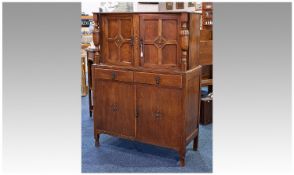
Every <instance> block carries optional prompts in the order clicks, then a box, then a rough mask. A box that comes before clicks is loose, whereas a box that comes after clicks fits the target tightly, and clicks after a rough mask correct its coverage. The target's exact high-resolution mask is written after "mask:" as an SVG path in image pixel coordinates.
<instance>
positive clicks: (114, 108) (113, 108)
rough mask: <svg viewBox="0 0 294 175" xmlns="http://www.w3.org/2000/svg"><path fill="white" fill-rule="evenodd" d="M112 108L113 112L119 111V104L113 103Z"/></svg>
mask: <svg viewBox="0 0 294 175" xmlns="http://www.w3.org/2000/svg"><path fill="white" fill-rule="evenodd" d="M111 110H112V112H117V111H118V106H117V104H113V105H111Z"/></svg>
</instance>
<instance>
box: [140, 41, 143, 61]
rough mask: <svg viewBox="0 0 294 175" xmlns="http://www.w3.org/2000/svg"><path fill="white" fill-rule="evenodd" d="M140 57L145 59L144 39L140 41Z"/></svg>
mask: <svg viewBox="0 0 294 175" xmlns="http://www.w3.org/2000/svg"><path fill="white" fill-rule="evenodd" d="M140 49H141V50H140V57H141V58H143V57H144V43H143V39H142V38H141V39H140Z"/></svg>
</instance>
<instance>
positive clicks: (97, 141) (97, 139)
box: [95, 134, 100, 147]
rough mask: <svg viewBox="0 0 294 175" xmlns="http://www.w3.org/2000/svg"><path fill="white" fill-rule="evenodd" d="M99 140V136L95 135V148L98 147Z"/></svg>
mask: <svg viewBox="0 0 294 175" xmlns="http://www.w3.org/2000/svg"><path fill="white" fill-rule="evenodd" d="M99 138H100V134H96V137H95V146H96V147H99V146H100V142H99Z"/></svg>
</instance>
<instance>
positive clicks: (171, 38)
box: [140, 14, 181, 68]
mask: <svg viewBox="0 0 294 175" xmlns="http://www.w3.org/2000/svg"><path fill="white" fill-rule="evenodd" d="M179 31H180V22H179V17H178V16H177V15H174V16H172V15H163V14H159V15H154V14H153V15H148V14H144V15H141V16H140V34H141V35H140V45H141V47H140V48H141V50H140V58H141V59H140V65H141V66H143V67H154V66H155V67H175V68H179V67H180V52H181V50H180V45H179V42H178V41H179V38H178V36H179Z"/></svg>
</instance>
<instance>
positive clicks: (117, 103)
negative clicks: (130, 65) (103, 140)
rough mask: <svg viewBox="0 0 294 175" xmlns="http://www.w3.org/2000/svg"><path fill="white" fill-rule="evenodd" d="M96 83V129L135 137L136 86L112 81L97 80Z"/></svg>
mask: <svg viewBox="0 0 294 175" xmlns="http://www.w3.org/2000/svg"><path fill="white" fill-rule="evenodd" d="M95 83H96V84H95V92H94V95H95V98H94V99H95V101H94V103H95V105H94V125H95V129H99V130H102V131H107V132H109V133H111V134H117V135H123V136H128V137H134V136H135V112H134V110H135V108H134V106H135V103H134V102H135V100H134V92H135V90H134V86H133V85H132V84H129V83H122V82H116V81H110V80H97V81H96V82H95Z"/></svg>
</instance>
